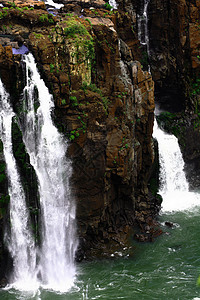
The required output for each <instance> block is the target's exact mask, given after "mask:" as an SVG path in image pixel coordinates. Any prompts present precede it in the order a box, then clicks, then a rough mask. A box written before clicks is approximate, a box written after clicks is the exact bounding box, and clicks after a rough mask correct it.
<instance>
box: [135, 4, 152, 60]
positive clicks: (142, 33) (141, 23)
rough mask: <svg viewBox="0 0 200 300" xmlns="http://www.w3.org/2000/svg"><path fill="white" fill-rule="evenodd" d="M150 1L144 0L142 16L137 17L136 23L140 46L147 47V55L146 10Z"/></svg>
mask: <svg viewBox="0 0 200 300" xmlns="http://www.w3.org/2000/svg"><path fill="white" fill-rule="evenodd" d="M149 2H150V0H144V7H143V12H142V14H140V15H138V16H137V21H138V38H139V41H140V43H141V44H142V45H146V46H147V53H148V54H149V34H148V16H147V9H148V5H149Z"/></svg>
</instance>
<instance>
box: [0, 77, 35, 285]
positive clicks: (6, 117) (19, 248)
mask: <svg viewBox="0 0 200 300" xmlns="http://www.w3.org/2000/svg"><path fill="white" fill-rule="evenodd" d="M13 117H14V112H13V110H12V108H11V106H10V103H9V95H8V93H7V92H6V91H5V88H4V86H3V84H2V82H1V80H0V138H1V140H2V143H3V153H4V158H5V162H6V170H7V176H8V189H9V195H10V227H11V228H10V231H8V232H7V233H6V235H5V241H6V242H7V244H8V249H9V251H10V253H11V256H12V258H13V265H14V270H13V274H12V278H11V285H12V287H15V288H17V289H20V290H23V289H24V288H25V289H28V290H32V289H35V287H36V286H37V279H36V252H35V243H34V239H33V237H32V234H31V231H30V229H29V214H28V210H27V208H26V201H25V194H24V190H23V187H22V185H21V182H20V176H19V174H18V171H17V165H16V161H15V158H14V156H13V150H12V135H11V126H12V119H13Z"/></svg>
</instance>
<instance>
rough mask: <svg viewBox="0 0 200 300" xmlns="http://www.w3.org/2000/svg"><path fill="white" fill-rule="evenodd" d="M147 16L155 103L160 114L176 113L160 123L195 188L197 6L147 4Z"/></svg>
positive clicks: (199, 63) (199, 61)
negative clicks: (178, 146) (169, 134)
mask: <svg viewBox="0 0 200 300" xmlns="http://www.w3.org/2000/svg"><path fill="white" fill-rule="evenodd" d="M148 15H149V22H148V27H149V36H150V63H151V71H152V77H153V79H154V81H155V96H156V101H157V103H158V104H160V106H161V108H163V109H164V110H168V111H170V112H179V113H178V114H173V115H169V116H168V118H166V115H165V116H164V117H163V118H161V119H162V122H163V124H164V123H165V125H164V126H165V129H166V130H168V131H170V132H173V133H174V134H175V135H176V136H177V137H178V138H179V142H180V144H181V148H182V152H183V155H184V159H185V162H186V168H187V175H188V179H189V181H190V183H191V184H192V185H193V186H198V185H199V175H200V174H199V158H200V157H199V145H200V135H199V128H200V127H199V124H200V123H199V111H200V108H199V99H200V98H199V97H200V79H199V78H200V30H199V28H200V2H199V1H187V0H186V1H185V0H183V1H182V0H179V1H154V0H151V1H150V3H149V6H148Z"/></svg>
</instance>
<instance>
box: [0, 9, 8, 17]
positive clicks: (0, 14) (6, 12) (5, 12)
mask: <svg viewBox="0 0 200 300" xmlns="http://www.w3.org/2000/svg"><path fill="white" fill-rule="evenodd" d="M7 15H8V11H7V10H6V11H0V19H3V18H5V17H7Z"/></svg>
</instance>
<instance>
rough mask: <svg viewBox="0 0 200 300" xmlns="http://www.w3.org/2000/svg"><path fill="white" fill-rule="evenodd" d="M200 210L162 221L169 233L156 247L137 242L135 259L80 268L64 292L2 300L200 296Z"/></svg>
mask: <svg viewBox="0 0 200 300" xmlns="http://www.w3.org/2000/svg"><path fill="white" fill-rule="evenodd" d="M199 215H200V209H198V210H196V211H195V212H192V213H183V212H176V213H174V214H170V215H162V216H160V218H159V220H160V222H161V224H163V223H164V221H171V222H173V223H175V226H174V227H173V228H168V227H166V226H164V225H162V228H163V231H165V232H167V233H165V234H163V235H162V236H160V237H159V238H157V239H156V240H155V242H153V243H145V244H142V243H137V242H133V246H134V255H133V256H129V257H128V256H126V257H118V258H111V259H107V260H101V261H93V262H84V263H81V264H79V265H78V276H77V281H76V283H75V287H74V288H73V289H72V290H71V291H70V292H68V293H66V294H62V295H59V294H55V293H53V292H50V291H44V290H43V291H42V290H41V291H37V294H36V295H35V296H32V295H31V294H22V293H20V292H16V291H14V290H7V291H5V290H1V291H0V299H1V300H5V299H7V300H12V299H20V300H21V299H35V300H39V299H41V300H43V299H44V300H50V299H51V300H63V299H66V300H79V299H80V300H86V299H90V300H92V299H101V300H111V299H112V300H115V299H127V300H130V299H136V300H137V299H138V300H143V299H147V300H151V299H152V300H156V299H159V300H162V299H165V300H172V299H173V300H177V299H180V300H187V299H198V297H199V298H200V287H197V285H196V281H197V278H198V276H199V275H200V251H199V249H200V233H199V220H200V218H199Z"/></svg>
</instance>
